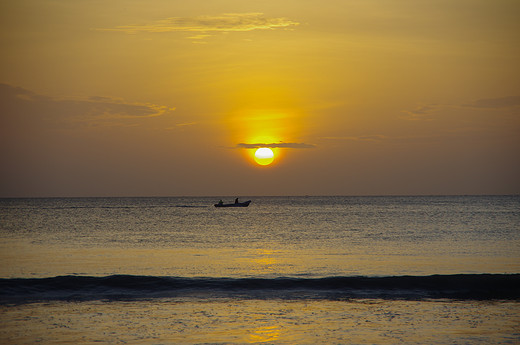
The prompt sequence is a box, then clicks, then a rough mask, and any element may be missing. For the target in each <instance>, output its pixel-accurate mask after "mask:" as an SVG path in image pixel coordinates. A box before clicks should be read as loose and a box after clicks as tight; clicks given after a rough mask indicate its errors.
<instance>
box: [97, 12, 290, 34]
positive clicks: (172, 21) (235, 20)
mask: <svg viewBox="0 0 520 345" xmlns="http://www.w3.org/2000/svg"><path fill="white" fill-rule="evenodd" d="M297 25H299V23H298V22H295V21H292V20H290V19H287V18H284V17H280V18H267V17H265V16H264V14H263V13H225V14H222V15H218V16H197V17H171V18H166V19H163V20H158V21H156V22H153V23H150V24H143V25H123V26H117V27H115V28H111V29H98V30H101V31H120V32H124V33H127V34H136V33H140V32H145V33H165V32H199V33H201V34H206V35H207V33H212V32H213V33H214V32H239V31H253V30H274V29H288V28H291V27H294V26H297ZM192 37H193V36H192ZM195 37H202V35H199V36H195Z"/></svg>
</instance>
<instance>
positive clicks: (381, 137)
mask: <svg viewBox="0 0 520 345" xmlns="http://www.w3.org/2000/svg"><path fill="white" fill-rule="evenodd" d="M322 139H326V140H345V141H382V140H386V139H389V138H388V137H387V136H385V135H379V134H372V135H360V136H351V137H322Z"/></svg>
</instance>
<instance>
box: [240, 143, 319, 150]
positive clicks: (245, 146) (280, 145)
mask: <svg viewBox="0 0 520 345" xmlns="http://www.w3.org/2000/svg"><path fill="white" fill-rule="evenodd" d="M236 147H237V148H242V149H257V148H260V147H271V148H275V147H276V148H286V149H312V148H315V147H316V145H312V144H306V143H283V142H280V143H255V144H246V143H239V144H237V146H236Z"/></svg>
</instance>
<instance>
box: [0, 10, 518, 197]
mask: <svg viewBox="0 0 520 345" xmlns="http://www.w3.org/2000/svg"><path fill="white" fill-rule="evenodd" d="M519 16H520V2H518V1H516V0H495V1H489V0H457V1H453V0H446V1H445V0H424V1H417V0H393V1H386V0H341V1H339V0H284V1H279V0H262V1H258V0H189V1H187V0H186V1H175V0H168V1H166V0H148V1H135V0H113V1H101V0H99V1H98V0H83V1H70V0H17V1H2V2H1V3H0V47H1V51H2V54H0V66H1V69H0V197H69V196H70V197H82V196H205V195H207V196H219V197H220V196H233V197H235V196H256V195H454V194H455V195H459V194H464V195H466V194H520V178H519V176H520V159H519V157H520V154H519V153H520V64H519V61H520V44H519V43H520V21H519V20H518V18H519ZM259 147H268V148H271V149H272V150H273V151H274V160H273V162H272V164H269V165H265V166H261V165H259V164H257V163H256V162H255V160H254V152H255V150H256V149H257V148H259Z"/></svg>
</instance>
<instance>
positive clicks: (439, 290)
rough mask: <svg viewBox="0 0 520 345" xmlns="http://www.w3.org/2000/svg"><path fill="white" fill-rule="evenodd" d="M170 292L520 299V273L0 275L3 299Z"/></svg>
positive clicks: (240, 295) (214, 295) (147, 295)
mask: <svg viewBox="0 0 520 345" xmlns="http://www.w3.org/2000/svg"><path fill="white" fill-rule="evenodd" d="M165 297H187V298H189V297H197V298H220V297H228V298H229V297H230V298H250V299H255V298H256V299H276V298H287V299H337V300H341V299H354V298H365V299H366V298H368V299H396V300H397V299H410V300H424V299H461V300H492V299H506V300H519V299H520V274H457V275H431V276H389V277H363V276H355V277H327V278H286V277H281V278H183V277H156V276H131V275H112V276H106V277H89V276H58V277H52V278H14V279H0V303H3V304H5V303H30V302H37V301H49V300H70V301H86V300H108V301H110V300H141V299H152V298H165Z"/></svg>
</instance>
